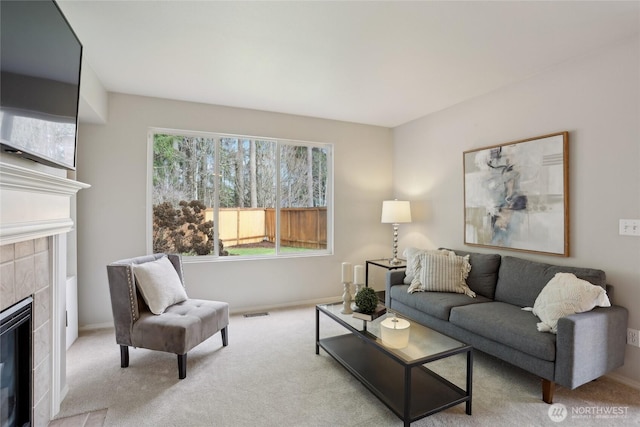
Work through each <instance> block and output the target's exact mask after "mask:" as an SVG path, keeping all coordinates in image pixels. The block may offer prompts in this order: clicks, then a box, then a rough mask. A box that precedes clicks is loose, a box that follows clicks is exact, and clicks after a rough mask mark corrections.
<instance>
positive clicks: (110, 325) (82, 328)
mask: <svg viewBox="0 0 640 427" xmlns="http://www.w3.org/2000/svg"><path fill="white" fill-rule="evenodd" d="M96 329H113V322H107V323H93V324H91V325H84V326H80V327H79V328H78V330H79V331H80V332H86V331H95V330H96Z"/></svg>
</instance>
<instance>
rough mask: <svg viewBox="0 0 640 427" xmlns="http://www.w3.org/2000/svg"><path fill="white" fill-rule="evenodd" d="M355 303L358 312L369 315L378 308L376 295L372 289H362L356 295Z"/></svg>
mask: <svg viewBox="0 0 640 427" xmlns="http://www.w3.org/2000/svg"><path fill="white" fill-rule="evenodd" d="M355 303H356V305H357V306H358V311H360V312H361V313H366V314H371V313H373V312H374V311H375V310H376V307H377V306H378V295H376V291H374V290H373V288H362V289H360V291H358V293H357V294H356V297H355Z"/></svg>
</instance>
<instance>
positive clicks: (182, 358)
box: [178, 353, 187, 380]
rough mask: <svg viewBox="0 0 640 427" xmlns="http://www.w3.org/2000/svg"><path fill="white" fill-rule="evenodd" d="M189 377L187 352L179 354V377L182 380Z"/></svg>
mask: <svg viewBox="0 0 640 427" xmlns="http://www.w3.org/2000/svg"><path fill="white" fill-rule="evenodd" d="M186 377H187V353H185V354H179V355H178V378H180V379H181V380H183V379H185V378H186Z"/></svg>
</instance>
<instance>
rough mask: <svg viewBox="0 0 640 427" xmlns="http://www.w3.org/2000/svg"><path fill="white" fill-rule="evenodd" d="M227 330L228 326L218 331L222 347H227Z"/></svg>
mask: <svg viewBox="0 0 640 427" xmlns="http://www.w3.org/2000/svg"><path fill="white" fill-rule="evenodd" d="M227 328H228V326H225V327H224V328H222V331H220V332H221V333H222V345H223V346H224V347H226V346H227V345H229V339H228V338H227Z"/></svg>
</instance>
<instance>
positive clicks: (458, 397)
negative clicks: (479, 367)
mask: <svg viewBox="0 0 640 427" xmlns="http://www.w3.org/2000/svg"><path fill="white" fill-rule="evenodd" d="M341 307H342V302H337V303H333V304H318V305H316V354H320V348H322V349H323V350H325V351H326V352H327V353H328V354H329V355H330V356H332V357H333V358H334V359H335V360H336V361H338V363H340V364H341V365H342V366H343V367H344V368H346V369H347V371H349V372H350V373H351V374H352V375H353V376H354V377H356V378H357V379H358V380H359V381H360V382H361V383H362V384H363V385H364V386H365V387H367V388H368V389H369V390H370V391H371V392H372V393H373V394H374V395H375V396H376V397H377V398H378V399H380V401H381V402H382V403H384V404H385V405H386V406H387V407H388V408H389V409H391V411H393V412H394V413H395V414H396V415H397V416H398V417H399V418H400V419H402V420H403V421H404V425H405V426H409V425H410V424H411V423H412V422H413V421H416V420H419V419H421V418H424V417H426V416H429V415H432V414H434V413H436V412H439V411H442V410H444V409H447V408H450V407H452V406H455V405H459V404H460V403H465V404H466V408H465V409H466V413H467V414H468V415H471V396H472V390H471V389H472V378H473V347H471V346H469V345H466V344H464V343H461V342H459V341H456V340H454V339H452V338H449V337H447V336H446V335H442V334H440V333H439V332H436V331H434V330H432V329H430V328H427V327H426V326H423V325H420V324H419V323H417V322H416V321H414V320H412V319H410V318H408V317H406V316H398V317H403V318H405V319H407V320H409V321H410V322H411V334H410V337H411V338H410V339H413V340H414V341H413V342H412V341H410V344H409V345H410V347H408V348H407V349H404V350H403V349H391V348H388V347H386V346H385V345H384V344H383V342H382V339H381V335H380V325H379V323H380V322H381V321H382V320H383V319H384V317H385V316H382V317H381V318H379V319H376V320H374V321H373V322H366V321H364V320H360V319H355V318H353V317H352V316H351V315H350V314H341V313H340V309H341ZM320 313H322V314H324V315H325V316H327V317H328V318H330V319H333V320H334V321H335V322H337V323H338V324H340V325H341V326H343V327H344V328H346V329H347V330H348V331H349V332H350V333H346V334H342V335H334V336H330V337H325V338H320ZM387 316H389V314H387ZM425 336H426V337H432V338H433V339H434V341H439V342H444V343H445V345H438V346H435V349H434V350H435V351H430V350H429V349H428V348H427V349H426V350H420V349H418V350H417V349H416V347H419V343H416V340H418V339H423V338H424V337H425ZM421 337H422V338H421ZM414 344H417V345H414ZM460 353H466V354H467V364H466V365H467V378H466V390H463V389H461V388H460V387H458V386H457V385H455V384H453V383H452V382H450V381H448V380H446V379H445V378H443V377H441V376H440V375H438V374H436V373H435V372H433V371H431V370H430V369H428V368H427V367H426V366H424V365H425V364H427V363H429V362H433V361H436V360H439V359H444V358H447V357H450V356H453V355H456V354H460Z"/></svg>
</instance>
